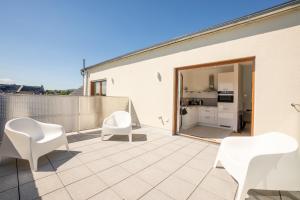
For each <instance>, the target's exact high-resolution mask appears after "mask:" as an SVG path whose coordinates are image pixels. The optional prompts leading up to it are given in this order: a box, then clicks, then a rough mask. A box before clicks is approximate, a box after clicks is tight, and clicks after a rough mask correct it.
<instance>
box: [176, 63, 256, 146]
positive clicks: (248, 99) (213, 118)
mask: <svg viewBox="0 0 300 200" xmlns="http://www.w3.org/2000/svg"><path fill="white" fill-rule="evenodd" d="M252 67H253V63H252V62H245V63H234V64H230V65H225V66H212V67H199V68H193V69H185V70H181V71H179V90H180V91H179V95H180V97H179V98H180V109H179V119H178V120H179V133H180V134H185V135H190V136H194V137H198V138H201V139H205V140H209V141H213V142H217V143H219V142H221V141H222V139H223V138H225V137H228V136H232V135H234V136H239V135H241V136H245V135H251V116H252Z"/></svg>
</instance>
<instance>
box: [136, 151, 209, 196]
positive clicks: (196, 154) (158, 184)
mask: <svg viewBox="0 0 300 200" xmlns="http://www.w3.org/2000/svg"><path fill="white" fill-rule="evenodd" d="M185 146H188V145H185ZM185 146H184V147H185ZM208 146H209V145H207V146H206V147H204V148H203V149H201V150H200V151H199V152H198V153H197V154H195V155H194V156H192V157H191V158H190V159H189V160H187V161H186V162H185V163H183V164H182V165H181V166H180V167H179V168H177V169H176V170H175V171H174V172H172V173H170V174H169V175H168V176H167V177H166V178H164V179H163V180H162V181H160V182H159V183H158V184H156V185H155V186H154V187H153V188H152V189H151V190H149V191H147V192H146V193H144V194H143V195H142V196H141V197H140V198H139V199H141V198H142V197H143V196H145V195H146V194H148V193H149V192H150V191H152V190H153V189H157V188H156V187H157V186H158V185H159V184H161V183H162V182H163V181H165V180H166V179H167V178H169V177H170V176H172V175H173V174H175V173H176V172H177V171H178V170H179V169H181V168H183V167H184V166H185V165H186V164H187V163H188V162H189V161H191V160H192V159H193V158H195V157H196V156H197V155H198V154H200V153H201V152H202V151H204V149H206V148H208ZM176 152H177V151H176ZM176 152H174V153H176ZM180 180H182V179H180ZM183 181H185V180H183ZM185 182H187V181H185ZM157 190H159V189H157ZM159 191H160V192H162V193H163V194H165V195H167V196H168V197H170V196H169V195H168V194H166V193H165V192H163V191H161V190H159ZM171 198H172V199H174V198H173V197H171Z"/></svg>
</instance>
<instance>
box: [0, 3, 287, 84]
mask: <svg viewBox="0 0 300 200" xmlns="http://www.w3.org/2000/svg"><path fill="white" fill-rule="evenodd" d="M283 2H285V1H283V0H251V1H245V0H239V1H238V0H226V1H206V0H205V1H204V0H203V1H201V0H196V1H188V0H168V1H167V0H118V1H117V0H36V1H32V0H26V1H24V0H20V1H15V0H0V8H1V9H0V10H1V12H0V82H1V81H2V82H3V80H4V81H6V82H7V81H8V82H15V83H17V84H28V85H44V87H45V88H46V89H66V88H78V87H79V86H80V85H81V84H82V77H81V75H80V71H79V70H80V69H81V67H82V58H85V59H86V64H87V65H92V64H95V63H98V62H101V61H103V60H106V59H109V58H112V57H115V56H118V55H120V54H124V53H127V52H129V51H133V50H137V49H140V48H144V47H147V46H149V45H152V44H155V43H158V42H161V41H165V40H168V39H171V38H174V37H177V36H181V35H184V34H187V33H191V32H195V31H198V30H201V29H203V28H206V27H209V26H212V25H215V24H218V23H222V22H224V21H227V20H230V19H234V18H237V17H240V16H243V15H246V14H249V13H252V12H255V11H259V10H261V9H265V8H268V7H271V6H273V5H276V4H279V3H283ZM7 79H8V80H7Z"/></svg>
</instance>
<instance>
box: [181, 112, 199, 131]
mask: <svg viewBox="0 0 300 200" xmlns="http://www.w3.org/2000/svg"><path fill="white" fill-rule="evenodd" d="M186 110H187V114H186V115H183V116H182V129H184V130H186V129H189V128H192V127H193V126H196V125H197V123H198V112H199V111H198V106H190V107H187V108H186Z"/></svg>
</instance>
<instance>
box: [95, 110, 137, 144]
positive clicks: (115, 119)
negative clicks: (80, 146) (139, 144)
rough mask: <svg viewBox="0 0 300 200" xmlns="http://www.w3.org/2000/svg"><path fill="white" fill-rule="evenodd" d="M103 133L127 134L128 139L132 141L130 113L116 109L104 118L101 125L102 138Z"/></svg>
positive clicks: (102, 136)
mask: <svg viewBox="0 0 300 200" xmlns="http://www.w3.org/2000/svg"><path fill="white" fill-rule="evenodd" d="M105 135H128V138H129V141H130V142H132V125H131V116H130V114H129V113H128V112H125V111H116V112H114V113H112V114H111V115H110V116H109V117H107V118H105V119H104V121H103V125H102V134H101V138H102V140H103V139H104V136H105Z"/></svg>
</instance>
